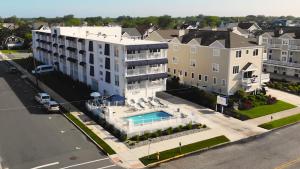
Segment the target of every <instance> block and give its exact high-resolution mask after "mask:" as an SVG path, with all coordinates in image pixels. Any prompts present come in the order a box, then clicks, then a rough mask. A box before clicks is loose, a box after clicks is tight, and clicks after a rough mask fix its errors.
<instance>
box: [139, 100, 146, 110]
mask: <svg viewBox="0 0 300 169" xmlns="http://www.w3.org/2000/svg"><path fill="white" fill-rule="evenodd" d="M137 104H138V105H139V106H140V107H141V108H143V109H144V108H146V105H145V103H144V102H138V103H137Z"/></svg>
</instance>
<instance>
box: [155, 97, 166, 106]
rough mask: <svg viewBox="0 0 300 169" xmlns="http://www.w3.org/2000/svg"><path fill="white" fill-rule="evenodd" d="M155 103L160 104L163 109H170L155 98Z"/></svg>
mask: <svg viewBox="0 0 300 169" xmlns="http://www.w3.org/2000/svg"><path fill="white" fill-rule="evenodd" d="M154 101H155V102H156V103H158V104H159V105H160V106H161V107H168V106H166V105H165V104H163V103H162V102H161V101H160V100H159V99H158V98H155V99H154Z"/></svg>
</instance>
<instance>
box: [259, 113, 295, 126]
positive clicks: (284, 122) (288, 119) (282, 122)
mask: <svg viewBox="0 0 300 169" xmlns="http://www.w3.org/2000/svg"><path fill="white" fill-rule="evenodd" d="M299 121H300V114H296V115H293V116H289V117H285V118H282V119H278V120H274V121H271V122H268V123H265V124H262V125H260V126H259V127H262V128H265V129H268V130H270V129H276V128H280V127H283V126H286V125H289V124H294V123H297V122H299Z"/></svg>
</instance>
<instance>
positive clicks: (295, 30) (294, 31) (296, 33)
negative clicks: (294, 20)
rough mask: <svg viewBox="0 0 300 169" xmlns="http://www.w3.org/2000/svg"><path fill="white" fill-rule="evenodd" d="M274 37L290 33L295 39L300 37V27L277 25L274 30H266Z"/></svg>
mask: <svg viewBox="0 0 300 169" xmlns="http://www.w3.org/2000/svg"><path fill="white" fill-rule="evenodd" d="M265 33H268V34H269V35H270V36H272V37H281V36H282V35H289V36H290V37H292V38H294V39H300V27H276V28H275V29H274V30H269V31H265Z"/></svg>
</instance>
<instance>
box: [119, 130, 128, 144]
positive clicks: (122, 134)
mask: <svg viewBox="0 0 300 169" xmlns="http://www.w3.org/2000/svg"><path fill="white" fill-rule="evenodd" d="M119 139H120V141H122V142H124V141H126V140H127V134H126V133H123V132H120V138H119Z"/></svg>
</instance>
